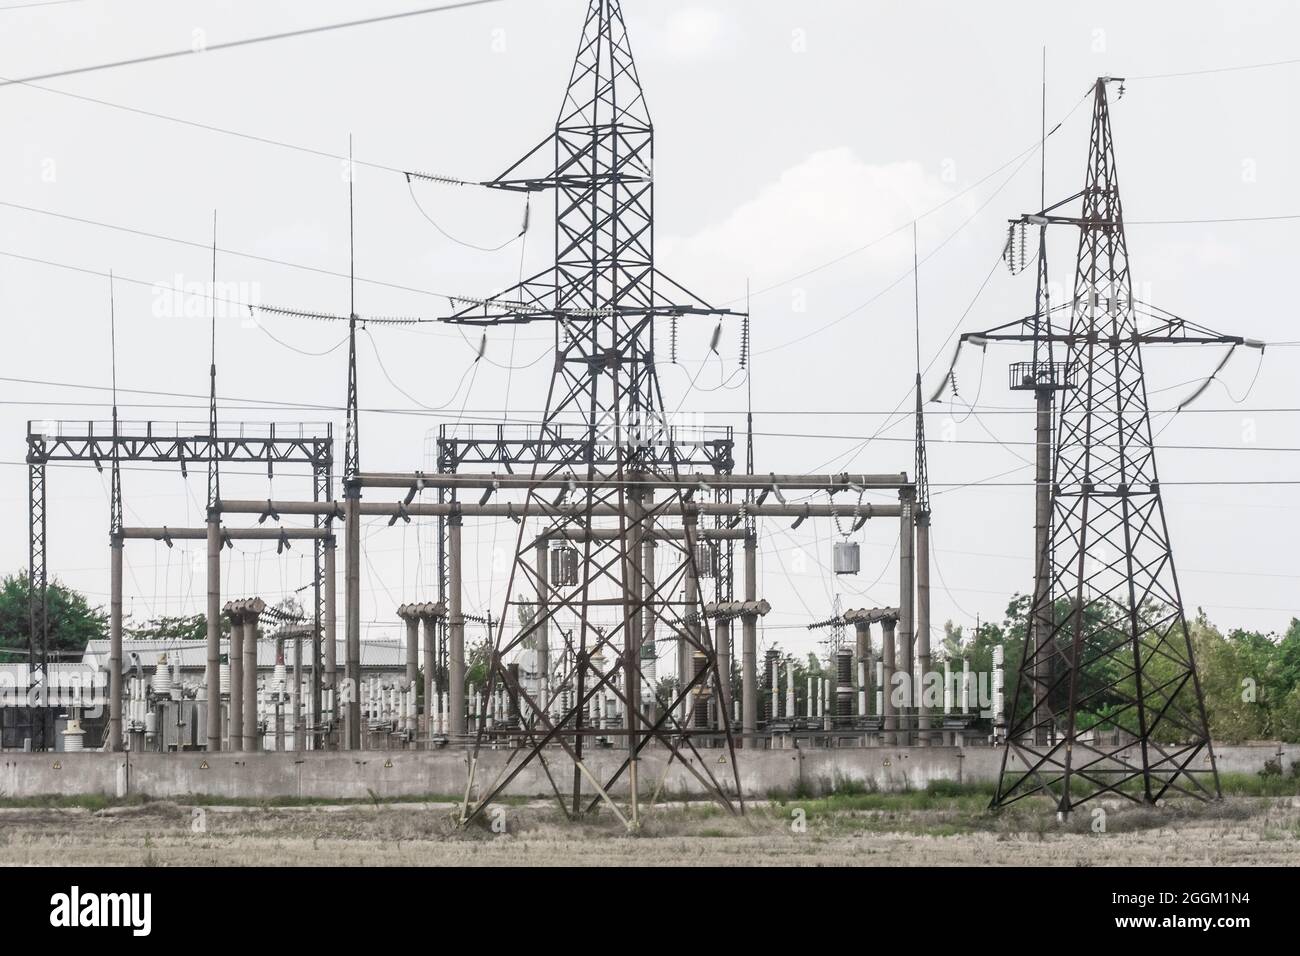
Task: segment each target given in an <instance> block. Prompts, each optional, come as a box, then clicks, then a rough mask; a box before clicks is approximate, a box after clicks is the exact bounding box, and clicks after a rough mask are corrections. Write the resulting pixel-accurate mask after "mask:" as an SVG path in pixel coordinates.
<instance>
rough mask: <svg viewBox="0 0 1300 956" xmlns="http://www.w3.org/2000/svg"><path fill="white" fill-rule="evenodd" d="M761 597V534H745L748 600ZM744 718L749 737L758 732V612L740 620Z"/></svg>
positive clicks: (741, 702)
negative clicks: (759, 557) (759, 574)
mask: <svg viewBox="0 0 1300 956" xmlns="http://www.w3.org/2000/svg"><path fill="white" fill-rule="evenodd" d="M757 599H758V536H757V535H754V534H750V535H746V536H745V600H746V601H754V600H757ZM740 627H741V647H740V675H741V676H740V681H741V687H740V720H741V726H742V727H743V729H744V732H745V739H746V740H751V739H754V738H753V736H752V735H753V734H756V733H757V732H758V615H756V614H746V615H744V616H743V617H741V619H740Z"/></svg>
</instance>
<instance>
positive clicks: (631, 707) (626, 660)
mask: <svg viewBox="0 0 1300 956" xmlns="http://www.w3.org/2000/svg"><path fill="white" fill-rule="evenodd" d="M651 520H652V519H651ZM628 525H629V527H628V532H629V534H628V540H627V552H626V553H627V561H628V568H627V570H626V576H625V577H624V581H625V582H626V586H625V587H624V593H623V600H624V601H626V602H627V603H628V604H630V605H631V606H632V613H631V614H630V615H628V621H627V625H626V627H624V629H623V695H624V697H626V698H627V702H626V704H625V705H624V707H623V713H624V718H623V719H624V724H625V726H626V728H627V731H628V735H627V740H626V744H627V749H628V753H629V757H628V760H629V763H628V782H629V787H630V792H631V793H632V795H633V800H632V809H633V812H634V813H636V812H637V799H636V795H637V794H638V793H639V790H638V789H637V769H638V768H637V759H636V745H637V741H638V735H639V732H640V728H641V636H642V626H643V624H642V622H643V619H644V615H643V613H642V607H641V605H642V602H643V600H644V596H645V584H644V576H643V572H642V565H643V563H644V557H645V556H644V555H643V553H642V552H643V550H644V549H643V548H642V546H641V543H642V542H643V541H644V540H645V539H646V538H647V537H648V536H649V531H650V529H649V527H647V518H646V514H645V508H644V507H643V504H642V499H641V496H640V495H639V494H635V493H634V494H633V495H632V496H631V497H630V498H629V499H628Z"/></svg>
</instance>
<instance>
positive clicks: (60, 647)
mask: <svg viewBox="0 0 1300 956" xmlns="http://www.w3.org/2000/svg"><path fill="white" fill-rule="evenodd" d="M30 593H31V589H30V587H28V584H27V574H26V573H25V572H22V571H19V572H18V573H17V574H11V575H8V576H6V577H5V578H4V580H3V581H0V662H3V663H13V662H24V661H26V660H27V633H28V630H29V624H28V596H29V595H30ZM45 593H46V600H47V606H48V612H47V619H46V620H47V626H48V630H47V633H48V634H49V643H48V645H47V646H48V649H49V651H50V652H51V653H52V652H55V651H63V652H80V651H83V650H85V648H86V644H87V643H88V642H89V641H91V640H93V639H95V638H100V637H104V636H106V634H107V631H108V615H107V614H106V613H105V612H104V610H103V608H99V607H91V606H90V604H89V602H87V601H86V598H85V596H84V595H82V594H81V593H79V592H77V591H74V590H72V589H71V588H69V587H67V586H65V585H64V584H63V583H62V582H60V581H58V580H54V581H51V582H50V583H49V585H48V586H47V588H46V591H45ZM16 651H21V653H15V652H16Z"/></svg>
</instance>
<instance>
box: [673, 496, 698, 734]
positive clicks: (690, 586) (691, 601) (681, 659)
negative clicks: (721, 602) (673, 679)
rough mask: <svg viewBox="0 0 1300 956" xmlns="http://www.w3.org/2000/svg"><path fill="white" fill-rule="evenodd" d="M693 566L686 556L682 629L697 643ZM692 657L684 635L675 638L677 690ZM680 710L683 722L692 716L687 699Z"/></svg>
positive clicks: (689, 539)
mask: <svg viewBox="0 0 1300 956" xmlns="http://www.w3.org/2000/svg"><path fill="white" fill-rule="evenodd" d="M686 523H687V524H689V523H691V519H690V516H689V515H687V516H686ZM686 547H687V549H688V550H689V549H693V548H694V547H695V535H694V534H690V533H688V534H687V536H686ZM693 568H694V562H693V561H690V560H689V558H688V559H687V566H686V606H685V608H684V609H683V611H682V613H683V615H684V616H686V617H687V618H688V620H689V621H690V622H689V623H687V625H686V627H685V628H684V629H683V630H684V632H685V633H688V634H690V635H691V638H692V639H693V640H694V641H695V642H696V643H697V644H698V643H700V637H699V634H700V631H699V623H698V622H697V621H694V620H690V616H691V615H694V614H696V613H698V611H699V607H700V586H699V582H698V581H697V580H696V579H695V574H694V572H693V570H692V569H693ZM694 657H695V648H694V647H692V646H691V644H690V642H688V641H687V639H686V637H685V636H682V637H679V638H678V639H677V680H678V684H679V690H684V689H685V688H686V685H687V684H688V683H690V680H691V678H692V677H693V676H694V670H693V667H692V664H693V663H694ZM681 710H682V714H681V720H682V722H683V723H685V722H686V721H688V720H690V718H691V717H692V714H691V704H690V701H689V699H687V700H683V701H682V707H681ZM692 723H693V721H692Z"/></svg>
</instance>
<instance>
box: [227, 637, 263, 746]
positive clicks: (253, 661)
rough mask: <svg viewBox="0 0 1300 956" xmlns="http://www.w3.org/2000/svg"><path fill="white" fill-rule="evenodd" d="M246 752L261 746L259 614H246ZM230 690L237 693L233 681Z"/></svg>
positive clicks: (244, 675)
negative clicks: (258, 717) (258, 675)
mask: <svg viewBox="0 0 1300 956" xmlns="http://www.w3.org/2000/svg"><path fill="white" fill-rule="evenodd" d="M243 678H244V752H245V753H256V752H257V751H258V750H260V749H261V747H259V746H258V744H259V743H260V739H259V735H258V732H257V614H256V613H254V612H249V613H248V614H245V615H244V674H243ZM230 692H231V693H232V694H234V693H235V688H234V685H233V683H232V684H231V688H230Z"/></svg>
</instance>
